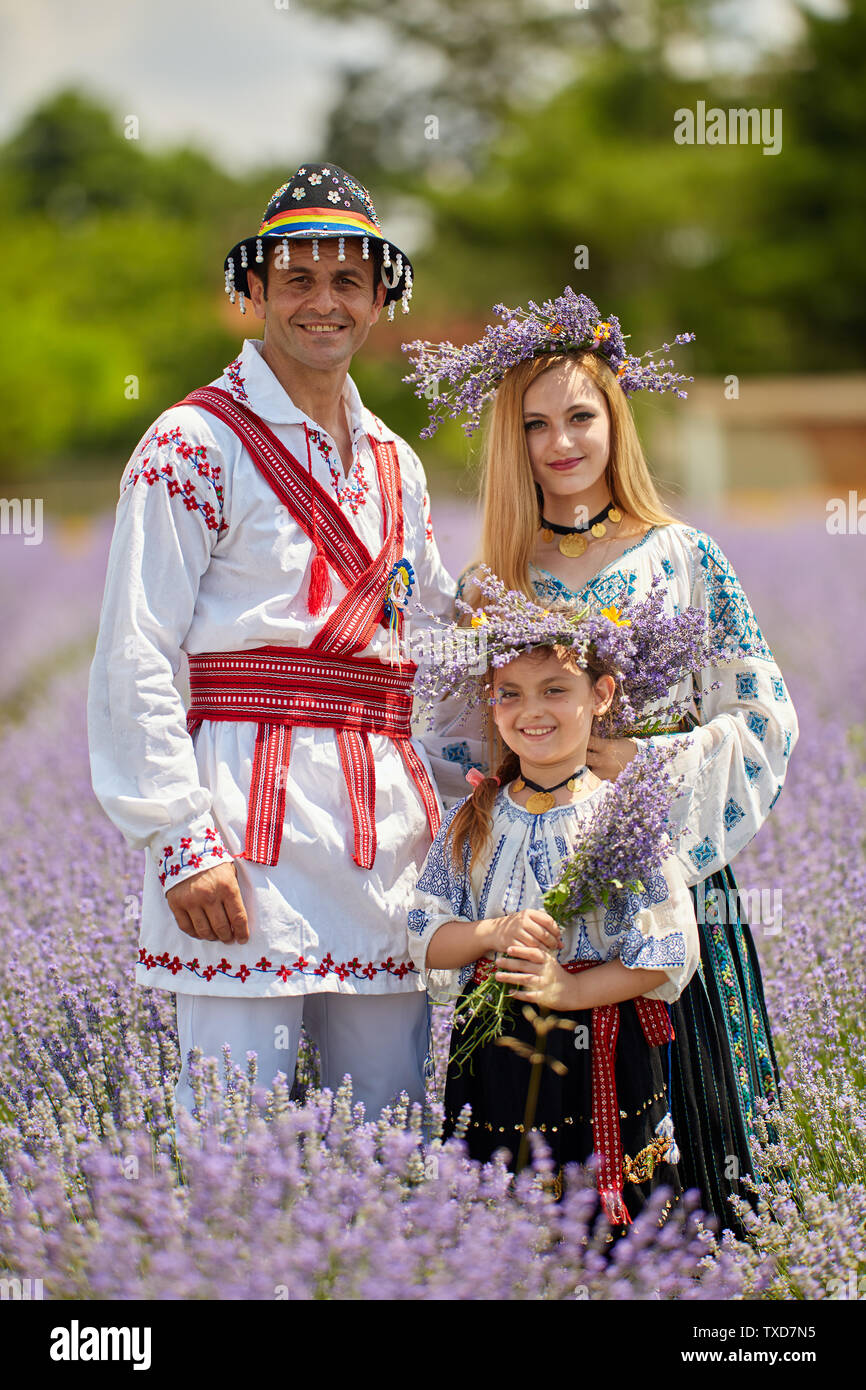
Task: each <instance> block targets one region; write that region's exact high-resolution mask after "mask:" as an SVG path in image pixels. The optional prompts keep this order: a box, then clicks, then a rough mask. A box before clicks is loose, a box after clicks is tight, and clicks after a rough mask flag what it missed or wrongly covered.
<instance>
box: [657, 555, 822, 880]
mask: <svg viewBox="0 0 866 1390" xmlns="http://www.w3.org/2000/svg"><path fill="white" fill-rule="evenodd" d="M693 535H694V537H695V544H694V552H693V556H692V563H693V574H692V591H691V602H692V604H694V605H695V606H696V607H699V608H702V609H703V610H704V611H705V612H706V614H707V618H708V622H709V625H710V632H711V635H712V638H713V640H714V642H715V643H724V645H725V647H726V648H727V649H729V650H731V651H732V652H733V651H736V652H737V656H736V659H733V660H730V661H727V662H723V663H721V664H720V665H717V666H712V667H707V668H705V669H704V670H702V671H701V672H699V673H698V674H697V676H695V678H694V692H695V702H696V705H697V707H698V709H699V711H700V721H701V722H700V724H699V725H698V726H697V728H695V729H692V730H691V731H690V732H688V733H683V734H660V735H656V736H654V737H653V738H652V739H650V740H649V741H650V742H653V743H659V744H661V743H665V744H670V743H671V742H673V743H674V744H675V745H676V748H677V752H676V754H675V756H674V757H673V759H672V760H671V763H670V764H669V767H670V770H671V772H672V773H673V774H675V775H682V776H683V778H684V783H683V789H682V791H681V793H680V795H679V796H678V798H677V800H676V802H675V804H674V807H673V811H672V814H671V819H670V832H671V835H672V837H673V838H675V839H678V846H677V857H678V859H679V862H680V865H681V867H682V870H683V873H684V874H685V878H686V883H688V884H693V883H698V882H699V881H700V880H701V879H704V878H706V876H707V875H708V874H710V873H712V872H713V871H714V870H715V869H720V868H722V867H724V865H726V864H729V863H730V861H731V860H732V859H733V858H735V856H736V855H737V854H739V852H740V850H742V849H744V848H745V846H746V845H747V844H748V843H749V841H750V840H751V839H752V838H753V836H754V835H755V834H756V833H757V832H758V830H759V829H760V827H761V826H762V825H763V823H764V821H765V820H766V818H767V815H768V814H769V812H770V809H771V808H772V806H773V805H774V804H775V802H776V799H777V797H778V796H779V793H780V792H781V790H782V785H783V783H784V780H785V774H786V772H787V768H788V758H789V755H790V753H791V749H792V748H793V747H794V745H795V743H796V742H797V736H798V733H799V728H798V724H797V715H796V712H795V710H794V706H793V704H792V702H791V697H790V695H789V694H788V691H787V689H786V688H785V683H784V681H783V679H782V674H781V672H780V670H779V668H778V666H777V665H776V662H775V659H774V657H773V653H772V652H771V650H770V648H769V647H768V646H767V643H766V642H765V640H764V637H763V635H762V633H761V630H760V628H759V627H758V623H757V620H756V618H755V615H754V613H753V611H752V608H751V606H750V604H749V601H748V599H747V598H746V596H745V594H744V592H743V589H742V586H741V585H740V582H739V580H738V579H737V576H736V574H735V572H734V569H733V567H732V565H731V564H730V562H729V561H728V560H727V559H726V557H725V556H724V554H723V553H722V551H721V550H720V549H719V547H718V546H717V545H716V543H715V542H714V541H712V540H711V539H710V538H709V537H708V536H706V535H704V534H703V533H702V532H695V533H693ZM716 683H718V684H717V688H716V689H710V687H711V686H713V685H716Z"/></svg>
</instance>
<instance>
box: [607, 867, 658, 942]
mask: <svg viewBox="0 0 866 1390" xmlns="http://www.w3.org/2000/svg"><path fill="white" fill-rule="evenodd" d="M667 897H668V885H667V882H666V880H665V876H664V874H663V873H660V872H659V870H656V871H655V872H654V873H652V874H650V875H648V877H647V878H645V879H644V891H643V892H642V893H636V892H633V891H629V890H626V889H622V890H621V891H620V892H618V893H615V894H614V896H613V897H612V898H611V900H610V905H609V906H608V908H607V910H606V911H605V914H604V922H603V923H602V926H603V928H604V934H605V936H618V935H619V934H620V933H621V932H622V930H623V929H624V928H625V927H626V926H627V925H629V924H630V923H631V922H633V921H634V919H635V916H636V915H637V913H638V912H642V911H643V910H644V909H645V908H648V907H650V906H651V905H652V904H655V905H658V904H659V903H663V902H666V901H667Z"/></svg>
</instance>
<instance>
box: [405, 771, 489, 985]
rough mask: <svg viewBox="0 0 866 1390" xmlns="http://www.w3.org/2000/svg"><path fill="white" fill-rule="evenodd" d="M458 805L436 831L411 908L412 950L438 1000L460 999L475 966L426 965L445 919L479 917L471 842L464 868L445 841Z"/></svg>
mask: <svg viewBox="0 0 866 1390" xmlns="http://www.w3.org/2000/svg"><path fill="white" fill-rule="evenodd" d="M463 800H464V801H465V800H466V797H465V796H464V798H463ZM460 804H462V803H460ZM458 809H459V805H458V806H453V807H452V808H451V810H450V811H449V812H448V813H447V814H446V816H445V818H444V820H443V821H442V824H441V826H440V827H439V830H438V831H437V834H436V838H435V839H434V841H433V843H432V845H431V846H430V850H429V852H428V854H427V858H426V860H425V862H424V868H423V870H422V872H421V877H420V878H419V879H418V883H417V885H416V888H415V901H414V906H413V907H412V908H411V910H410V912H409V922H408V928H409V931H408V934H409V952H410V955H411V957H412V960H413V962H414V964H415V965H416V966H417V967H418V970H419V971H420V974H421V982H422V984H423V985H424V988H425V989H426V990H427V991H428V992H429V994H430V997H431V998H432V999H434V1000H435V1001H436V1002H437V1003H438V1004H448V1003H451V1002H453V1000H455V999H457V998H458V997H459V995H460V993H461V991H462V989H463V986H464V985H465V984H466V982H467V980H469V978H470V977H471V976H472V974H473V973H474V969H475V966H474V963H473V964H472V965H464V966H462V967H461V968H460V969H459V970H437V969H428V967H427V948H428V946H429V945H430V942H431V940H432V938H433V936H434V935H435V933H436V932H437V931H438V929H439V928H440V927H441V926H444V924H445V923H446V922H477V921H478V909H477V904H476V902H475V900H474V897H473V893H472V884H471V880H470V874H469V846H468V844H467V845H465V846H464V848H463V864H462V868H461V869H457V868H456V867H455V864H454V861H453V859H452V858H451V847H450V845H448V846H446V844H445V838H446V836H447V834H448V831H449V830H450V828H451V822H452V821H453V820H454V817H455V815H456V814H457V811H458Z"/></svg>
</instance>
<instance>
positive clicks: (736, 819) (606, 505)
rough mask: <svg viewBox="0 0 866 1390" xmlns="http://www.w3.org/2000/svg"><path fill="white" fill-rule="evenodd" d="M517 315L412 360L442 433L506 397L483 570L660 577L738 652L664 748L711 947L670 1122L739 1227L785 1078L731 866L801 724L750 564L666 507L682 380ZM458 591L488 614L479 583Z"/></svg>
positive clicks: (496, 440) (599, 753)
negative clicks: (658, 450)
mask: <svg viewBox="0 0 866 1390" xmlns="http://www.w3.org/2000/svg"><path fill="white" fill-rule="evenodd" d="M498 307H501V306H498ZM501 313H502V316H503V317H504V318H505V319H506V322H505V324H504V325H503V326H502V327H501V328H499V327H497V328H489V329H488V330H487V333H486V334H485V338H484V339H483V340H482V342H481V343H478V344H473V345H471V346H470V347H469V348H466V349H463V350H460V351H459V352H458V351H457V350H456V349H453V348H451V347H450V345H444V347H443V349H442V350H440V351H438V352H437V349H435V348H433V347H432V346H431V345H430V344H417V345H412V348H410V351H412V350H413V349H414V353H415V358H414V360H415V361H416V363H417V370H416V372H415V374H414V375H413V377H412V378H410V379H412V380H414V381H415V382H416V383H417V386H418V389H419V394H420V393H421V392H422V391H423V390H424V389H425V385H427V384H428V383H429V382H430V381H432V380H436V381H437V382H438V383H439V384H438V385H437V388H436V393H435V394H433V412H434V420H433V428H435V426H436V424H437V423H438V419H437V414H436V413H437V412H441V410H442V408H443V406H444V407H446V408H447V409H449V410H450V412H451V413H452V414H457V413H461V412H467V413H468V414H469V415H470V426H472V425H473V424H474V423H475V422H477V419H478V414H479V411H480V406H481V404H482V402H483V401H484V400H485V399H492V402H493V404H492V408H491V413H490V419H489V422H488V429H487V436H486V442H485V449H484V463H483V484H482V496H483V513H484V519H483V529H482V544H481V556H480V559H481V562H482V563H484V564H486V565H487V566H488V567H489V568H490V569H491V570H493V571H494V573H495V574H497V575H498V576H499V578H500V579H502V580H503V581H504V582H505V583H506V584H507V585H508V587H509V588H514V589H518V590H522V591H523V592H525V593H527V594H529V595H530V596H532V597H537V596H541V597H543V598H550V599H554V598H565V599H567V600H569V601H571V602H579V603H585V604H589V605H593V604H597V605H598V606H599V607H602V608H603V607H606V606H608V605H610V604H615V603H616V602H617V599H618V597H620V596H621V595H623V593H625V594H628V595H632V594H635V595H637V596H639V597H640V596H644V595H645V594H646V593H647V591H648V590H649V587H650V584H651V581H652V579H653V578H654V576H656V575H660V576H662V578H663V582H664V585H665V591H666V592H665V604H666V607H667V608H668V611H676V610H678V609H682V608H684V607H687V606H689V605H695V606H698V607H701V608H703V609H704V611H705V612H706V614H707V618H708V621H709V623H710V625H711V628H712V630H713V632H714V636H715V638H716V640H717V641H718V640H719V639H723V640H724V643H725V645H726V646H728V647H729V648H730V650H731V652H732V654H733V655H734V656H735V659H734V660H731V661H729V662H726V663H724V664H723V665H721V666H719V667H717V668H710V669H707V670H704V671H699V672H695V673H694V674H693V677H692V680H691V685H692V695H693V714H692V716H691V717H690V718H688V720H687V724H688V725H689V727H688V728H686V729H685V730H683V731H681V732H676V733H667V734H660V735H657V736H656V738H657V739H665V740H667V739H675V740H676V743H677V754H676V756H675V758H674V759H673V762H672V764H671V770H672V772H673V773H675V774H677V773H679V774H682V775H683V778H684V788H685V789H684V791H683V794H682V795H681V797H680V798H679V801H678V803H677V806H676V808H675V818H676V820H675V825H674V826H673V829H674V830H675V831H678V832H679V836H680V838H679V847H678V858H679V860H680V864H681V866H682V868H683V870H684V872H685V875H686V881H687V883H688V884H689V885H690V886H691V889H692V895H693V899H694V903H695V909H696V917H697V921H698V931H699V936H700V941H701V969H699V971H698V972H697V974H696V975H695V977H694V978H693V979H692V981H691V983H690V984H689V985H688V986H687V987H686V989H685V990H684V991H683V993H682V995H681V996H680V998H679V1000H678V1001H677V1002H676V1003H675V1004H674V1005H673V1006H672V1021H673V1026H674V1031H675V1034H676V1040H675V1042H674V1046H673V1065H672V1077H671V1089H672V1094H671V1107H672V1112H673V1119H674V1128H675V1132H676V1134H677V1138H678V1142H679V1144H680V1147H681V1150H682V1168H681V1171H682V1176H683V1181H684V1184H685V1186H686V1187H697V1188H698V1189H699V1190H700V1193H701V1197H702V1202H703V1205H704V1207H705V1209H706V1210H708V1211H711V1212H713V1213H715V1214H716V1215H717V1216H718V1217H719V1218H720V1219H721V1221H722V1223H723V1224H725V1225H727V1226H729V1227H731V1228H733V1229H734V1230H737V1231H741V1229H742V1228H741V1225H740V1223H739V1222H738V1221H737V1220H736V1218H735V1217H734V1216H733V1214H732V1209H731V1207H730V1205H729V1202H728V1198H729V1196H730V1195H731V1194H732V1193H738V1194H739V1195H741V1196H742V1195H744V1194H743V1189H742V1187H741V1186H740V1184H739V1181H738V1180H739V1178H740V1177H742V1176H743V1174H745V1173H749V1172H753V1171H754V1169H755V1163H754V1159H753V1151H752V1143H753V1138H754V1133H755V1119H756V1113H757V1109H758V1102H759V1101H760V1100H761V1099H762V1098H767V1099H769V1100H772V1101H774V1102H775V1101H777V1100H778V1067H777V1063H776V1058H775V1055H774V1051H773V1045H772V1039H771V1035H770V1027H769V1022H768V1019H767V1013H766V1008H765V1004H764V997H763V988H762V984H761V975H760V968H759V965H758V961H757V956H756V953H755V948H754V943H753V940H752V933H751V931H750V929H749V926H748V924H747V922H746V921H745V920H744V919H743V916H742V914H741V912H740V910H739V895H738V893H737V887H736V881H735V879H734V875H733V872H732V870H731V868H730V861H731V860H732V859H733V858H734V857H735V855H736V854H738V853H739V851H740V850H741V849H742V848H743V847H744V846H745V845H746V844H748V842H749V841H750V840H751V839H752V837H753V836H754V834H755V833H756V831H757V830H758V829H759V828H760V826H761V825H762V823H763V821H764V820H765V819H766V816H767V814H768V812H769V811H770V809H771V807H772V806H773V805H774V804H775V801H776V799H777V797H778V795H779V792H780V791H781V787H782V783H783V781H784V778H785V773H786V770H787V761H788V757H789V755H790V752H791V749H792V748H793V746H794V744H795V742H796V739H797V734H798V726H797V718H796V714H795V712H794V708H793V705H792V703H791V700H790V697H789V696H788V693H787V691H786V689H785V685H784V682H783V680H782V677H781V673H780V672H779V669H778V667H777V665H776V663H775V660H774V657H773V654H772V652H771V651H770V648H769V647H768V646H767V644H766V642H765V640H764V638H763V635H762V633H761V630H760V628H759V626H758V623H757V621H756V619H755V615H754V613H753V611H752V609H751V606H750V605H749V602H748V600H747V598H746V596H745V594H744V592H743V589H742V587H741V585H740V583H739V581H738V579H737V576H736V574H735V573H734V570H733V568H732V567H731V565H730V564H729V562H728V561H727V559H726V558H725V556H724V554H723V553H722V551H721V550H720V549H719V547H718V546H717V545H716V543H715V542H714V541H713V540H712V539H711V538H710V537H709V536H707V535H706V534H705V533H704V532H702V531H699V530H697V529H695V528H694V527H691V526H688V525H685V524H684V523H682V522H680V521H678V520H677V519H676V518H675V517H674V516H673V515H672V514H671V513H670V512H668V511H667V510H666V509H665V507H664V506H663V505H662V503H661V501H660V499H659V497H658V494H657V492H656V489H655V486H654V484H653V481H652V478H651V475H650V472H649V469H648V467H647V463H646V460H645V459H644V456H643V452H642V449H641V446H640V442H639V440H638V437H637V431H636V429H635V425H634V421H633V418H632V414H631V410H630V407H629V404H628V396H627V392H631V391H634V390H639V389H651V390H666V389H667V390H677V389H678V386H679V383H680V382H681V381H682V380H683V378H682V377H679V376H674V374H673V373H671V372H669V371H664V370H663V369H664V368H665V367H667V366H669V365H670V364H668V363H664V362H655V361H653V360H652V357H651V355H649V354H645V356H649V357H650V361H649V363H648V364H647V365H644V364H643V362H642V360H641V359H639V358H637V357H634V356H629V355H627V354H626V352H625V345H624V341H623V339H622V335H621V331H620V328H619V324H618V322H617V320H616V319H615V318H613V317H611V319H609V320H608V321H607V322H601V319H600V315H599V313H598V310H597V309H596V307H595V305H594V304H592V302H591V301H590V300H588V299H586V297H585V296H583V295H580V296H576V295H575V294H574V292H573V291H571V290H570V289H569V290H567V291H566V293H565V295H563V296H562V297H561V298H560V299H558V300H556V301H553V302H552V303H547V304H545V305H543V306H542V307H541V308H540V309H539V308H538V306H536V305H534V304H532V305H530V311H529V312H528V313H527V312H524V311H522V310H519V311H515V312H513V313H510V312H509V311H507V310H504V309H501ZM687 338H688V335H682V336H681V337H680V338H678V339H677V340H676V341H680V342H681V341H687ZM443 378H444V380H445V382H446V388H445V390H444V391H442V389H441V381H442V379H443ZM427 389H428V392H429V385H427ZM431 394H432V393H431ZM679 394H682V393H681V392H679ZM467 432H471V431H467ZM458 596H459V597H463V598H464V599H465V600H467V601H468V602H470V603H472V604H473V606H476V605H477V604H478V602H479V596H478V592H477V590H476V589H475V586H474V585H473V583H472V577H471V569H470V571H467V572H466V573H465V574H464V576H463V577H462V579H461V584H460V587H459V590H458ZM460 714H461V711H459V710H458V709H456V708H455V707H454V705H453V704H452V703H451V702H449V701H444V702H443V704H442V705H441V706H440V709H439V711H438V715H437V728H436V734H435V737H434V738H431V739H430V740H428V743H427V746H428V749H429V751H430V753H431V756H433V758H434V767H435V771H436V773H437V776H438V777H439V778H440V786H441V789H442V791H443V795H444V796H446V797H449V798H450V796H451V794H453V795H455V796H456V795H464V794H465V788H464V789H461V788H460V785H459V782H458V781H457V779H456V778H455V777H454V776H453V773H455V772H457V771H458V770H462V765H463V764H467V765H468V764H470V763H476V764H477V763H483V762H484V756H485V752H484V748H483V745H482V743H481V742H480V741H479V740H478V739H477V738H475V737H473V735H472V731H471V730H469V731H464V730H463V729H462V728H461V724H460ZM635 751H636V744H635V743H634V740H632V739H612V740H606V739H601V738H592V739H590V742H589V745H588V751H587V763H588V765H589V767H590V768H591V770H592V771H593V772H595V773H596V775H597V776H599V777H603V778H615V777H616V776H617V774H618V773H619V772H620V771H621V770H622V768H623V767H624V766H625V765H626V763H627V762H628V760H629V759H630V758H631V757H633V756H634V753H635ZM449 772H451V773H452V776H451V778H450V780H449V776H448V773H449Z"/></svg>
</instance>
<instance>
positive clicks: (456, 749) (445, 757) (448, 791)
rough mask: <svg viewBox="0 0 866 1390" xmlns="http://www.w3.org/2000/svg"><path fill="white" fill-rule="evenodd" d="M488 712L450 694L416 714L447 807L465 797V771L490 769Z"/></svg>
mask: <svg viewBox="0 0 866 1390" xmlns="http://www.w3.org/2000/svg"><path fill="white" fill-rule="evenodd" d="M474 568H475V566H474V565H470V566H469V567H468V568H467V569H466V570H464V571H463V574H462V575H461V576H460V578H459V580H458V581H457V597H458V598H462V597H463V596H464V592H465V585H466V579H467V576H468V575H469V574H470V573H471V572H472V570H473V569H474ZM449 616H450V617H451V618H452V619H456V617H457V616H458V614H457V610H456V609H453V611H452V613H451V614H450V615H449ZM429 657H430V659H433V660H435V658H436V651H435V648H433V649H431V651H430V653H429ZM485 715H486V710H485V707H484V705H481V704H478V705H475V706H474V707H473V708H472V709H467V708H466V705H465V702H464V701H463V700H462V699H460V698H459V697H457V696H454V695H448V696H446V697H445V699H444V700H440V701H438V703H437V704H436V705H434V706H433V708H432V709H431V710H430V711H429V712H427V713H426V714H425V713H419V714H418V716H417V719H416V737H417V738H418V740H419V741H420V742H421V743H422V744H423V746H424V751H425V752H426V754H427V758H428V760H429V762H430V767H431V769H432V772H433V777H434V779H435V782H436V787H437V790H438V792H439V795H440V797H441V798H442V804H443V805H444V806H445V807H450V806H453V805H454V803H455V802H457V801H460V800H462V799H463V797H465V796H466V773H467V772H468V771H469V769H470V768H478V769H479V770H480V771H481V772H485V773H486V772H488V771H489V770H490V749H489V744H488V737H487V731H486V729H485V723H486V718H485Z"/></svg>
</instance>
